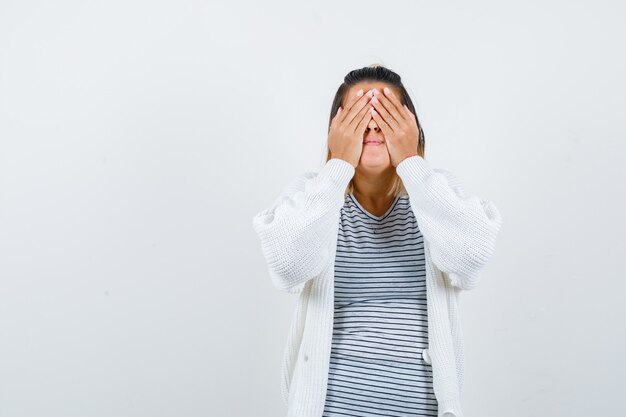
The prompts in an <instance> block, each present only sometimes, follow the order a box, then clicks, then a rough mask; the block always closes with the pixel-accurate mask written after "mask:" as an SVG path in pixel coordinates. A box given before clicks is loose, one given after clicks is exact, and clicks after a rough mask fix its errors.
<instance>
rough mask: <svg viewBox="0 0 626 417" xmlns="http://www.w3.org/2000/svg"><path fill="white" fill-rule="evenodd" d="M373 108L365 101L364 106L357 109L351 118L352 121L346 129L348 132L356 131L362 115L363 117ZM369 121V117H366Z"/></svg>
mask: <svg viewBox="0 0 626 417" xmlns="http://www.w3.org/2000/svg"><path fill="white" fill-rule="evenodd" d="M371 108H373V107H372V105H371V104H369V103H367V105H366V106H364V107H363V108H362V109H361V111H359V112H358V113H357V115H356V117H355V118H354V119H353V120H352V122H351V123H350V124H349V125H348V131H349V132H356V131H357V130H358V129H359V126H360V124H361V121H362V120H363V117H365V116H366V115H367V113H369V110H370V109H371ZM368 122H369V119H368Z"/></svg>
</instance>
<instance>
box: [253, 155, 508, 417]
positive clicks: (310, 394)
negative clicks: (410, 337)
mask: <svg viewBox="0 0 626 417" xmlns="http://www.w3.org/2000/svg"><path fill="white" fill-rule="evenodd" d="M354 171H355V169H354V167H353V166H352V165H351V164H350V163H348V162H347V161H344V160H342V159H330V160H329V161H327V162H326V164H325V165H324V167H323V168H322V169H321V170H320V171H319V172H317V173H316V172H306V173H304V174H302V175H300V176H298V177H296V178H295V179H294V180H293V181H292V182H291V183H290V184H289V185H288V186H287V187H285V189H284V190H283V192H282V193H281V195H280V196H279V197H278V199H277V200H276V201H275V202H274V204H272V205H271V206H270V207H269V208H267V209H266V210H263V211H261V212H259V213H258V214H256V215H255V216H254V218H253V219H252V223H253V227H254V229H255V231H256V233H257V235H258V236H259V239H260V242H261V248H262V251H263V254H264V256H265V259H266V261H267V265H268V271H269V275H270V278H271V281H272V283H273V284H274V285H275V287H276V288H278V289H280V290H282V291H286V292H288V293H292V294H297V295H298V301H297V306H296V311H295V313H294V315H293V318H292V324H291V327H290V331H289V335H288V339H287V344H286V347H285V351H284V357H283V366H282V371H281V377H282V379H281V393H282V396H283V399H284V401H285V403H286V404H287V406H288V407H287V408H288V412H287V416H288V417H321V416H322V412H323V409H324V399H325V394H326V390H327V382H328V371H329V358H330V348H331V341H332V330H333V300H334V262H335V254H336V248H337V234H338V226H339V216H340V210H341V207H342V206H343V204H344V199H345V190H346V187H347V185H348V183H349V181H350V179H351V178H352V177H353V175H354ZM396 172H397V173H398V175H399V176H400V178H401V179H402V182H403V184H404V186H405V188H406V190H407V192H408V195H409V199H410V203H411V208H412V210H413V212H414V214H415V218H416V220H417V223H418V225H419V229H420V231H421V233H422V235H423V238H424V255H425V260H426V288H427V299H428V303H427V304H428V305H427V311H428V344H429V353H430V359H431V361H432V368H433V388H434V391H435V395H436V397H437V402H438V412H439V417H463V413H462V410H461V390H462V384H463V363H464V352H463V340H462V333H461V326H460V322H459V315H458V294H459V292H460V291H461V290H469V289H473V288H475V287H476V285H477V283H478V281H479V278H480V271H481V268H482V267H483V266H484V265H485V264H486V263H487V261H488V260H489V259H490V258H491V256H492V254H493V252H494V250H495V244H496V237H497V234H498V231H499V229H500V226H501V221H502V218H501V215H500V212H499V211H498V209H497V208H496V206H495V204H494V203H493V202H491V201H487V200H482V199H480V198H478V197H477V196H473V195H468V194H466V193H465V191H464V189H463V187H462V185H461V183H460V182H459V180H458V179H457V178H456V177H455V176H454V175H453V174H452V173H451V172H449V171H446V170H443V169H438V168H432V167H430V165H429V164H428V162H427V161H425V160H424V159H423V158H422V157H421V156H412V157H409V158H406V159H404V160H403V161H402V162H400V164H398V166H397V167H396Z"/></svg>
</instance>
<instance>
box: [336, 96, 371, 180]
mask: <svg viewBox="0 0 626 417" xmlns="http://www.w3.org/2000/svg"><path fill="white" fill-rule="evenodd" d="M359 92H361V94H362V95H359V94H358V92H357V94H356V95H355V96H354V97H349V98H348V102H347V103H346V107H345V109H342V108H341V106H340V107H339V108H338V109H337V114H335V117H333V120H332V122H331V125H330V131H329V132H328V148H329V149H330V155H331V158H339V159H343V160H344V161H347V162H349V163H350V164H352V166H353V167H355V168H356V167H357V165H358V164H359V159H361V152H362V151H363V132H365V129H366V128H367V125H368V124H369V122H370V120H371V119H372V113H371V112H370V111H369V109H370V108H373V106H372V105H370V104H369V101H370V100H371V98H372V90H369V91H368V92H367V93H365V94H363V90H362V89H361V90H359Z"/></svg>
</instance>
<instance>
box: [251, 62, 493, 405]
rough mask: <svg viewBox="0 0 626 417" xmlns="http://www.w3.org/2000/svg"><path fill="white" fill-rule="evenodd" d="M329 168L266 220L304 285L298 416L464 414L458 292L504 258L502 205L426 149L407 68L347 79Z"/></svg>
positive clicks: (280, 261)
mask: <svg viewBox="0 0 626 417" xmlns="http://www.w3.org/2000/svg"><path fill="white" fill-rule="evenodd" d="M327 142H328V153H327V160H326V163H325V164H324V166H323V167H322V168H321V169H320V171H319V172H305V173H303V174H302V175H300V176H298V177H297V178H295V179H294V180H293V181H292V182H291V183H290V184H289V185H288V186H287V187H286V188H285V189H284V190H283V193H282V194H281V195H280V196H279V198H278V199H277V200H276V201H275V203H274V204H273V205H272V206H271V207H269V208H268V209H266V210H263V211H261V212H260V213H258V214H257V215H255V216H254V219H253V226H254V229H255V231H256V233H257V235H258V236H259V238H260V240H261V247H262V250H263V253H264V256H265V258H266V260H267V264H268V267H269V275H270V277H271V279H272V282H273V283H274V285H275V286H276V287H277V288H279V289H281V290H284V291H287V292H289V293H294V294H298V295H299V298H298V303H297V307H296V311H295V314H294V316H293V319H292V325H291V329H290V332H289V337H288V341H287V346H286V349H285V352H284V359H283V367H282V381H281V391H282V396H283V399H284V401H285V403H286V404H287V406H288V416H289V417H305V416H307V417H308V416H310V417H320V416H324V417H331V416H342V417H345V416H438V417H462V410H461V401H460V395H461V391H462V385H463V362H464V355H463V352H464V349H463V340H462V333H461V327H460V322H459V316H458V305H457V298H458V294H459V292H460V291H461V290H469V289H472V288H474V287H475V286H476V284H477V282H478V280H479V276H480V271H481V268H482V267H483V266H484V265H485V264H486V263H487V261H488V260H489V259H490V258H491V256H492V254H493V252H494V248H495V243H496V237H497V234H498V231H499V229H500V226H501V221H502V219H501V215H500V213H499V211H498V209H497V208H496V206H495V204H494V203H493V202H491V201H488V200H483V199H480V198H478V197H477V196H474V195H471V194H467V193H466V192H465V191H464V189H463V187H462V185H461V183H460V182H459V180H458V179H457V178H456V177H455V176H454V175H453V174H452V173H451V172H450V171H447V170H444V169H440V168H432V167H431V166H430V165H429V164H428V162H427V161H426V160H425V159H424V133H423V131H422V129H421V126H420V124H419V121H418V118H417V115H416V114H415V108H414V107H413V104H412V101H411V99H410V98H409V95H408V94H407V91H406V89H405V88H404V86H403V84H402V83H401V79H400V76H399V75H398V74H396V73H395V72H393V71H391V70H389V69H387V68H385V67H382V66H369V67H365V68H362V69H359V70H355V71H352V72H350V73H349V74H348V75H346V77H345V78H344V83H343V84H342V85H341V86H340V87H339V89H338V91H337V93H336V96H335V100H334V102H333V107H332V109H331V118H330V123H329V133H328V141H327Z"/></svg>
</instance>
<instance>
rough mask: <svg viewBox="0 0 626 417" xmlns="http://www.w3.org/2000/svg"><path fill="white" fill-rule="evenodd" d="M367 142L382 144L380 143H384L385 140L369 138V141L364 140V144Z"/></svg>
mask: <svg viewBox="0 0 626 417" xmlns="http://www.w3.org/2000/svg"><path fill="white" fill-rule="evenodd" d="M367 143H379V144H380V143H383V141H382V140H368V141H365V142H363V144H364V145H365V144H367Z"/></svg>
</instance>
